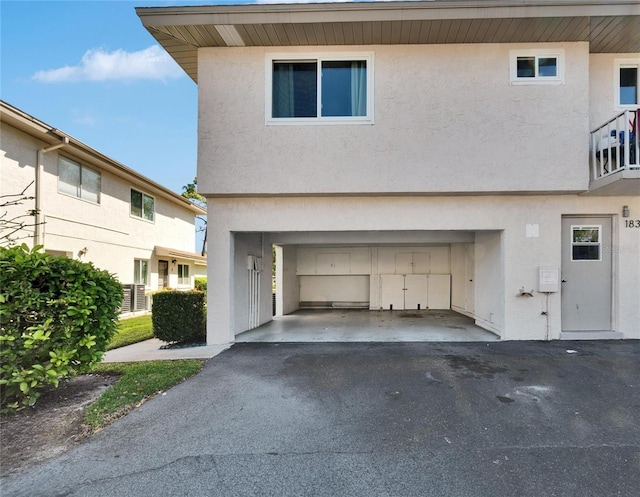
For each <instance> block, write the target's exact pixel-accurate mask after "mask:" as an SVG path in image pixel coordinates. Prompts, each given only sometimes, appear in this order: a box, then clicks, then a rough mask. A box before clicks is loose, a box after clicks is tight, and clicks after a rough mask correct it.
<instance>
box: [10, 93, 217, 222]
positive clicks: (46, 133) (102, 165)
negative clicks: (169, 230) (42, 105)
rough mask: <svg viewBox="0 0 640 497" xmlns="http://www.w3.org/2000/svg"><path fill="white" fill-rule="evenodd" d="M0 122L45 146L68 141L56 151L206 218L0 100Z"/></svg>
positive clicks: (143, 178) (162, 189)
mask: <svg viewBox="0 0 640 497" xmlns="http://www.w3.org/2000/svg"><path fill="white" fill-rule="evenodd" d="M0 121H2V122H5V123H7V124H8V125H10V126H13V127H15V128H16V129H18V130H20V131H22V132H24V133H27V134H28V135H30V136H32V137H34V138H36V139H37V140H40V141H42V142H44V143H47V144H56V143H59V142H60V140H61V139H62V138H65V137H66V138H68V139H69V143H68V144H67V145H65V146H64V147H62V148H61V149H59V152H60V153H62V154H63V155H69V156H70V157H71V158H74V157H75V158H77V159H79V160H82V161H84V162H86V163H87V165H91V166H93V167H95V168H96V169H99V170H102V171H107V172H109V173H111V174H113V175H114V176H117V177H119V178H122V179H125V180H126V181H127V182H130V183H131V184H132V185H135V186H138V187H139V188H141V189H142V190H144V191H146V192H148V193H153V194H155V195H158V196H160V197H163V198H165V199H166V200H169V201H170V202H172V203H174V204H177V205H179V206H181V207H183V208H185V209H188V210H189V211H191V212H193V213H194V214H195V215H201V216H202V215H206V214H207V212H206V210H204V209H201V208H200V207H198V206H197V205H195V204H193V203H192V202H190V201H189V200H188V199H186V198H184V197H183V196H181V195H178V194H177V193H175V192H173V191H171V190H169V189H168V188H166V187H164V186H162V185H160V184H159V183H156V182H155V181H153V180H151V179H149V178H147V177H146V176H143V175H142V174H140V173H138V172H136V171H134V170H133V169H131V168H129V167H127V166H125V165H124V164H121V163H119V162H117V161H115V160H113V159H111V158H110V157H107V156H106V155H104V154H102V153H100V152H98V151H97V150H95V149H93V148H91V147H90V146H88V145H86V144H85V143H83V142H81V141H80V140H76V139H75V138H73V137H72V136H70V135H68V134H66V133H64V132H63V131H60V130H59V129H57V128H54V127H52V126H50V125H48V124H46V123H44V122H42V121H40V120H39V119H37V118H35V117H33V116H31V115H29V114H27V113H26V112H24V111H22V110H20V109H18V108H16V107H13V106H12V105H10V104H8V103H6V102H4V101H2V100H0Z"/></svg>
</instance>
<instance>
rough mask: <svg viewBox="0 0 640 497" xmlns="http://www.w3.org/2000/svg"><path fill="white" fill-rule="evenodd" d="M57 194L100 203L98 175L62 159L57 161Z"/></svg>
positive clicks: (91, 170) (75, 163)
mask: <svg viewBox="0 0 640 497" xmlns="http://www.w3.org/2000/svg"><path fill="white" fill-rule="evenodd" d="M58 192H60V193H64V194H66V195H71V196H74V197H77V198H81V199H83V200H88V201H89V202H93V203H95V204H99V203H100V173H99V172H97V171H94V170H93V169H89V168H88V167H85V166H82V165H80V164H78V163H77V162H73V161H70V160H69V159H65V158H64V157H60V158H59V160H58Z"/></svg>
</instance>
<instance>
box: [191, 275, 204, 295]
mask: <svg viewBox="0 0 640 497" xmlns="http://www.w3.org/2000/svg"><path fill="white" fill-rule="evenodd" d="M194 287H195V289H196V290H198V291H199V292H204V293H207V278H205V277H203V276H196V278H195V283H194Z"/></svg>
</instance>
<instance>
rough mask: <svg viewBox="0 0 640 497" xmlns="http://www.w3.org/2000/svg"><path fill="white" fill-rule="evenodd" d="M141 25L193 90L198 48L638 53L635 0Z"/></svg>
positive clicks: (231, 11)
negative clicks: (487, 47) (547, 48)
mask: <svg viewBox="0 0 640 497" xmlns="http://www.w3.org/2000/svg"><path fill="white" fill-rule="evenodd" d="M136 13H137V14H138V16H139V17H140V19H141V21H142V24H143V25H144V26H145V28H146V29H147V30H148V31H149V32H150V33H151V34H152V35H153V37H154V38H155V39H156V40H157V41H158V43H160V45H162V46H163V47H164V48H165V50H166V51H167V52H168V53H169V54H170V55H171V56H172V57H173V58H174V59H175V60H176V62H177V63H178V64H179V65H180V66H181V67H182V69H184V71H185V72H186V73H187V74H188V75H189V76H190V77H191V78H192V79H193V80H194V81H196V82H197V76H198V75H197V72H198V53H197V50H198V48H201V47H243V46H246V47H258V46H261V47H265V46H266V47H285V46H325V45H401V44H410V45H412V44H444V43H447V44H448V43H528V42H555V43H558V42H579V41H582V42H588V43H589V47H590V51H591V52H592V53H634V52H640V3H639V2H638V1H637V0H608V1H607V0H518V1H516V0H421V1H410V2H348V3H315V4H314V3H307V4H255V5H206V6H196V7H138V8H136Z"/></svg>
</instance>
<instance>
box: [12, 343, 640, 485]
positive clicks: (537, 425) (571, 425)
mask: <svg viewBox="0 0 640 497" xmlns="http://www.w3.org/2000/svg"><path fill="white" fill-rule="evenodd" d="M1 485H2V489H1V493H2V495H3V497H9V496H29V497H35V496H78V497H80V496H83V497H89V496H109V497H114V496H154V497H157V496H181V497H182V496H225V497H233V496H367V497H372V496H412V497H415V496H438V497H443V496H455V497H463V496H474V497H475V496H491V497H496V496H515V495H517V496H535V497H540V496H554V495H556V496H581V497H582V496H598V497H602V496H616V495H621V496H638V495H640V490H639V489H640V342H638V341H627V342H551V343H532V342H492V343H473V344H454V343H452V344H443V343H400V344H398V343H394V344H387V343H376V344H362V343H350V344H349V343H324V344H322V343H315V344H240V345H235V346H233V347H232V348H231V349H229V350H227V351H225V352H223V353H222V354H220V355H219V356H217V357H215V358H213V359H211V360H210V361H209V362H208V364H207V366H206V367H205V369H204V370H203V371H202V373H200V374H199V375H197V376H196V377H194V378H192V379H190V380H188V381H187V382H185V383H183V384H181V385H179V386H177V387H175V388H173V389H172V390H170V391H169V392H167V393H166V395H159V396H157V397H155V398H154V399H152V400H151V401H149V402H147V403H146V404H144V405H143V406H142V407H140V408H139V409H137V410H136V411H134V412H132V413H130V414H129V415H128V416H127V417H126V418H124V419H122V420H120V421H118V422H117V423H115V424H114V425H113V426H111V427H110V428H108V429H106V430H104V431H102V432H100V433H98V434H96V435H94V436H92V437H90V438H89V439H87V440H86V441H85V442H84V443H82V444H81V445H79V446H78V447H76V448H75V449H73V450H71V451H70V452H68V453H66V454H64V455H62V456H60V457H58V458H56V459H53V460H51V461H49V462H47V463H44V464H42V465H40V466H37V467H36V468H34V469H32V470H30V471H28V472H27V473H23V474H21V475H17V476H14V477H10V478H7V479H4V480H2V483H1Z"/></svg>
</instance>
